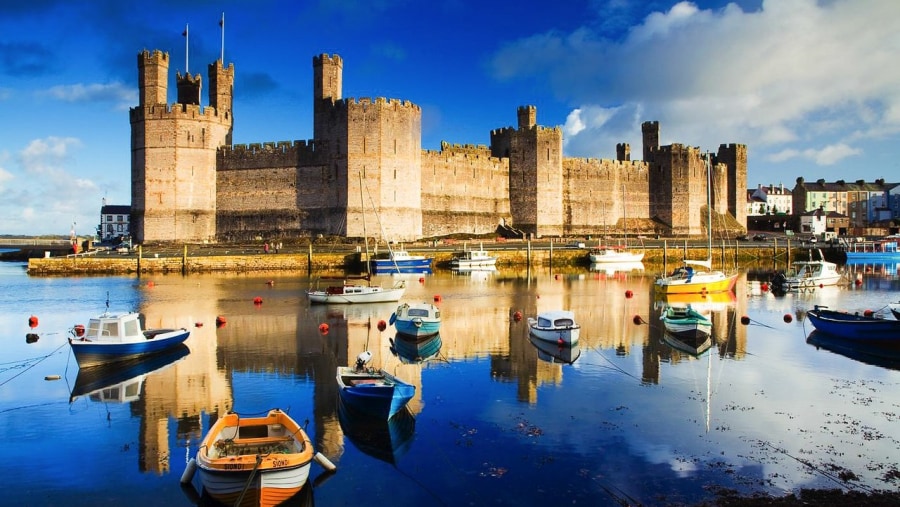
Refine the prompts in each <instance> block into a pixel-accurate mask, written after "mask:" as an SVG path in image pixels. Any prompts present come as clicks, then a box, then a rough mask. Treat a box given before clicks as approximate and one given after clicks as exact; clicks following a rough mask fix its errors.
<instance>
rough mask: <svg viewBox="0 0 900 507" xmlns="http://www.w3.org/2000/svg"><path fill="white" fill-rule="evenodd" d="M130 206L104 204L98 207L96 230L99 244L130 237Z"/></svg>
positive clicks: (104, 200)
mask: <svg viewBox="0 0 900 507" xmlns="http://www.w3.org/2000/svg"><path fill="white" fill-rule="evenodd" d="M130 222H131V206H125V205H121V204H106V199H105V198H104V199H103V205H102V206H101V207H100V226H99V227H98V228H97V232H98V234H97V235H98V236H99V237H100V241H101V242H108V241H115V240H117V239H119V238H124V237H127V236H130V235H131V228H130V227H129V224H130Z"/></svg>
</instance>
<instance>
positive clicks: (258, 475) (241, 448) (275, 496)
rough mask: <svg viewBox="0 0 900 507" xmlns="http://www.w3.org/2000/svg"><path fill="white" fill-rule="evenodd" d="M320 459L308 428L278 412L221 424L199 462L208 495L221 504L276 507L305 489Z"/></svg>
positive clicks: (206, 442) (212, 432) (223, 420)
mask: <svg viewBox="0 0 900 507" xmlns="http://www.w3.org/2000/svg"><path fill="white" fill-rule="evenodd" d="M314 457H315V451H314V450H313V445H312V442H311V441H310V440H309V437H308V436H307V435H306V432H305V431H303V428H301V427H300V426H299V425H298V424H297V422H296V421H294V420H293V419H291V417H290V416H288V415H287V414H286V413H284V412H282V411H281V410H279V409H273V410H270V411H269V413H268V414H267V415H265V416H263V417H241V416H240V415H238V414H236V413H229V414H227V415H225V416H223V417H222V418H220V419H219V420H218V421H216V422H215V424H213V425H212V427H211V428H210V429H209V432H208V433H207V434H206V436H205V437H204V438H203V441H202V442H201V444H200V449H199V450H198V451H197V459H196V462H197V466H198V467H199V469H200V480H201V483H202V484H203V488H204V490H205V492H206V494H208V495H209V496H210V497H212V498H213V499H215V500H216V501H218V502H221V503H224V504H226V505H259V506H273V505H279V504H281V503H284V502H285V501H287V500H289V499H290V498H291V497H293V496H294V495H296V494H297V493H299V492H300V491H301V490H302V489H303V486H304V485H305V484H306V482H307V479H308V478H309V469H310V464H311V463H312V461H313V459H314Z"/></svg>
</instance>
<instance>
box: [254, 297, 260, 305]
mask: <svg viewBox="0 0 900 507" xmlns="http://www.w3.org/2000/svg"><path fill="white" fill-rule="evenodd" d="M253 304H255V305H261V304H262V298H261V297H259V296H256V297H255V298H253Z"/></svg>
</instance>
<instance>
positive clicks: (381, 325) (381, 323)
mask: <svg viewBox="0 0 900 507" xmlns="http://www.w3.org/2000/svg"><path fill="white" fill-rule="evenodd" d="M385 329H387V322H385V321H384V320H379V321H378V330H379V331H384V330H385Z"/></svg>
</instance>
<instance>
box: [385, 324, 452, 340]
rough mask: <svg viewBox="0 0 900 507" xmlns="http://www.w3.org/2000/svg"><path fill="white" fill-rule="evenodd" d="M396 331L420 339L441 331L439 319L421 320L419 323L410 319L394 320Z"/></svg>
mask: <svg viewBox="0 0 900 507" xmlns="http://www.w3.org/2000/svg"><path fill="white" fill-rule="evenodd" d="M394 327H395V328H396V329H397V333H398V334H401V335H403V336H408V337H410V338H413V339H422V338H428V337H431V336H434V335H436V334H438V333H440V332H441V323H440V321H437V322H434V321H422V322H421V323H420V324H416V322H414V321H412V320H398V321H396V322H394Z"/></svg>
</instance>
